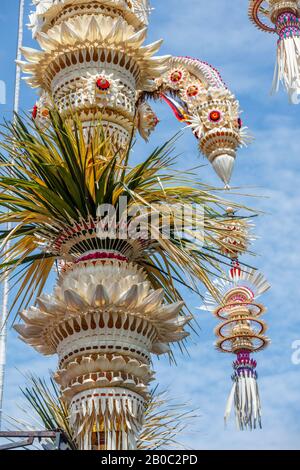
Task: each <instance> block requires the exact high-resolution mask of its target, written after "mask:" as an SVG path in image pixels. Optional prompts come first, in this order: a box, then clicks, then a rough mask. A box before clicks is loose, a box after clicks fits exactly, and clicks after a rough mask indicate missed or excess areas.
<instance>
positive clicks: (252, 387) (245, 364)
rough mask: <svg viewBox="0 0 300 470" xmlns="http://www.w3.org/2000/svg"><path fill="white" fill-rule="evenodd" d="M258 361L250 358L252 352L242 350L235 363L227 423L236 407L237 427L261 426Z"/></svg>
mask: <svg viewBox="0 0 300 470" xmlns="http://www.w3.org/2000/svg"><path fill="white" fill-rule="evenodd" d="M256 365H257V364H256V361H254V360H253V359H251V358H250V352H249V351H247V350H244V351H240V352H239V353H238V354H237V360H236V361H235V362H234V363H233V367H234V374H233V376H232V380H233V386H232V389H231V392H230V395H229V398H228V401H227V405H226V410H225V416H224V419H225V424H227V422H228V420H229V418H230V415H231V412H232V409H233V407H234V411H235V417H236V423H237V427H238V428H239V429H240V430H241V431H243V430H245V429H250V430H252V429H256V428H258V427H259V428H261V427H262V425H261V402H260V396H259V390H258V385H257V372H256V370H255V369H256Z"/></svg>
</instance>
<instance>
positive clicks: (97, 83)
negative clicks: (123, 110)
mask: <svg viewBox="0 0 300 470" xmlns="http://www.w3.org/2000/svg"><path fill="white" fill-rule="evenodd" d="M84 80H85V82H86V94H87V97H88V100H89V101H90V103H91V104H97V106H99V107H103V106H107V105H109V104H111V105H116V104H118V103H119V102H120V92H121V91H122V89H123V85H121V83H120V80H119V79H116V78H114V76H113V74H106V73H105V72H104V71H103V72H101V73H99V74H90V73H88V74H87V77H86V78H85V79H84Z"/></svg>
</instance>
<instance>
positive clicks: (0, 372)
mask: <svg viewBox="0 0 300 470" xmlns="http://www.w3.org/2000/svg"><path fill="white" fill-rule="evenodd" d="M24 8H25V0H19V22H18V37H17V54H16V58H17V60H18V61H19V60H21V58H22V54H21V46H22V43H23V33H24V29H23V24H24ZM20 84H21V68H20V66H19V65H18V64H16V76H15V91H14V107H13V111H14V113H17V112H18V111H19V103H20ZM10 229H11V224H10V223H8V224H7V230H10ZM7 248H9V242H8V246H7ZM9 289H10V285H9V276H8V275H6V276H5V278H4V280H3V292H2V295H3V298H2V311H1V312H0V429H1V426H2V411H3V395H4V380H5V367H6V345H7V317H8V313H9Z"/></svg>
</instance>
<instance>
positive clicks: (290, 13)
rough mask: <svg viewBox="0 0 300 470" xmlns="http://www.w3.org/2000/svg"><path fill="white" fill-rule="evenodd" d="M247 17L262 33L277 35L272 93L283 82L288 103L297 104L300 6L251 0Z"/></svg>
mask: <svg viewBox="0 0 300 470" xmlns="http://www.w3.org/2000/svg"><path fill="white" fill-rule="evenodd" d="M249 16H250V19H251V20H252V21H253V22H254V23H255V25H256V26H257V27H258V28H260V29H262V30H263V31H265V32H271V33H276V34H278V36H279V39H278V42H277V63H276V66H275V73H274V80H273V88H272V91H273V92H277V91H278V89H279V83H280V82H282V83H283V85H284V87H285V89H286V90H287V92H288V95H289V99H290V102H291V103H293V104H298V103H299V102H300V100H299V95H300V18H299V17H300V5H299V1H298V0H250V5H249Z"/></svg>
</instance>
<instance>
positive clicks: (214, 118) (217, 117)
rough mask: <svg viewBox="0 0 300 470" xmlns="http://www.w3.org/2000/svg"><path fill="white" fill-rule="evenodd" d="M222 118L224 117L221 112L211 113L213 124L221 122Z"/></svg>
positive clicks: (210, 117) (210, 118)
mask: <svg viewBox="0 0 300 470" xmlns="http://www.w3.org/2000/svg"><path fill="white" fill-rule="evenodd" d="M221 117H222V114H221V113H220V111H217V110H215V111H211V112H210V113H209V120H210V121H211V122H219V121H221Z"/></svg>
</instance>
